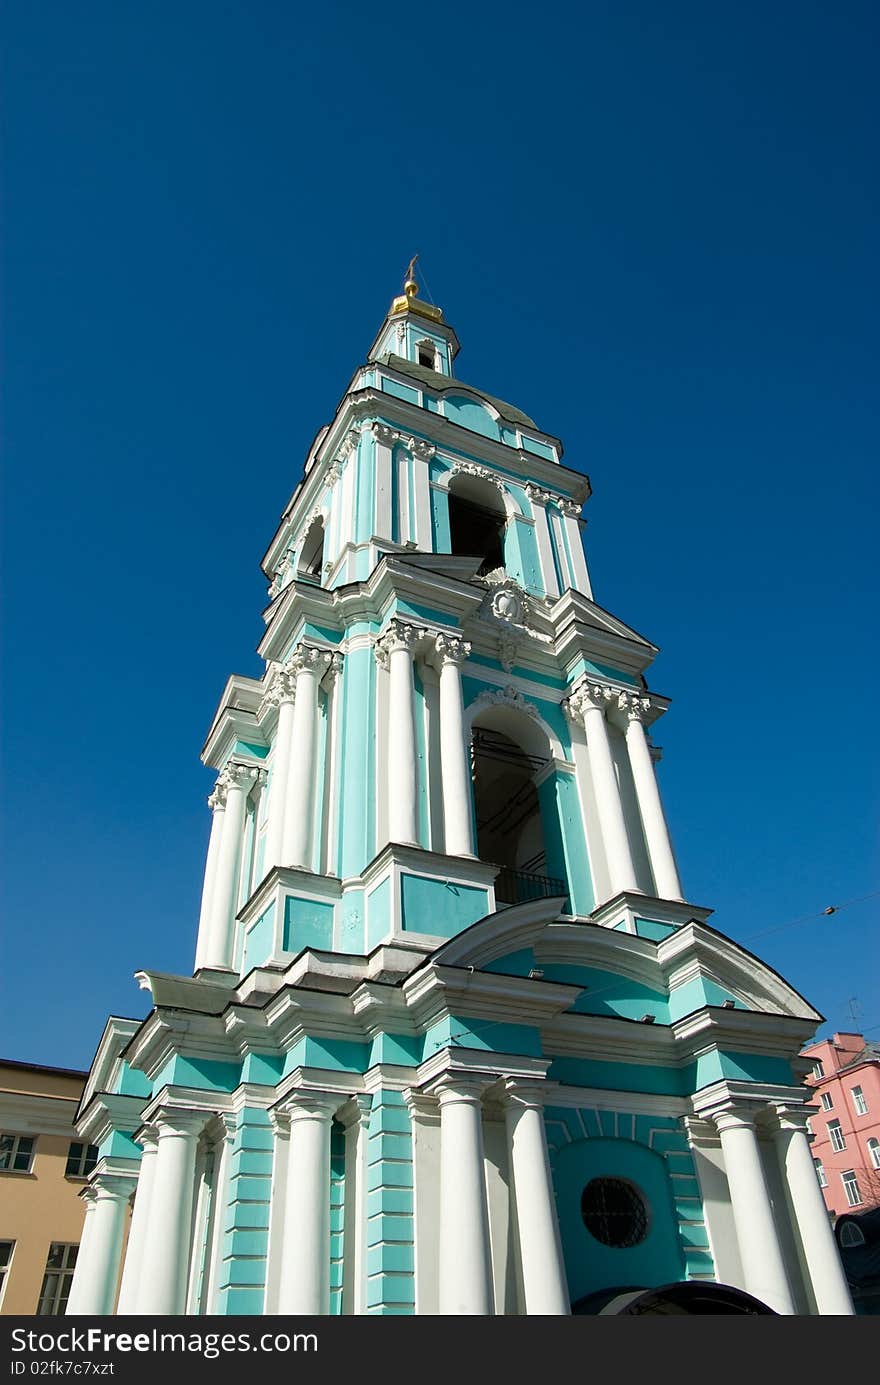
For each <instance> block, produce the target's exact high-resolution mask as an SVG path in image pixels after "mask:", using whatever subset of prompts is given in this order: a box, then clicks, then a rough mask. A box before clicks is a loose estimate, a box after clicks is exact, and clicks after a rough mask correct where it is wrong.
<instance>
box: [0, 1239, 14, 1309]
mask: <svg viewBox="0 0 880 1385" xmlns="http://www.w3.org/2000/svg"><path fill="white" fill-rule="evenodd" d="M14 1249H15V1242H14V1241H0V1304H2V1302H3V1285H4V1284H5V1283H6V1272H7V1270H8V1269H9V1266H10V1264H11V1262H12V1252H13V1250H14Z"/></svg>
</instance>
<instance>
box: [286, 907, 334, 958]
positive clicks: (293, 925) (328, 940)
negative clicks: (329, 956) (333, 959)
mask: <svg viewBox="0 0 880 1385" xmlns="http://www.w3.org/2000/svg"><path fill="white" fill-rule="evenodd" d="M283 939H284V940H283V947H284V951H285V952H302V950H303V948H304V947H313V948H315V949H316V950H317V951H319V952H330V951H332V949H333V905H332V904H325V903H323V902H321V901H319V900H317V899H299V898H295V897H288V898H287V899H285V901H284V935H283Z"/></svg>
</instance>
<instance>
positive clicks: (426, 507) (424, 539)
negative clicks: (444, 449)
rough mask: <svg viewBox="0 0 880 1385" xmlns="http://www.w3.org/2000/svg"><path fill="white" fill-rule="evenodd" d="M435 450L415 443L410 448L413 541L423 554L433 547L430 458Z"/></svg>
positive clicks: (428, 445)
mask: <svg viewBox="0 0 880 1385" xmlns="http://www.w3.org/2000/svg"><path fill="white" fill-rule="evenodd" d="M435 451H436V449H435V447H434V444H433V443H429V442H420V441H416V442H415V443H414V445H413V448H412V459H413V500H414V509H415V515H414V516H413V518H414V521H415V535H414V537H415V541H416V544H417V545H418V547H419V548H420V549H421V550H422V552H424V553H430V552H431V550H432V548H433V547H434V533H433V525H432V523H431V471H430V467H431V458H432V457H433V456H434V453H435Z"/></svg>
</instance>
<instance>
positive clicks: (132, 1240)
mask: <svg viewBox="0 0 880 1385" xmlns="http://www.w3.org/2000/svg"><path fill="white" fill-rule="evenodd" d="M158 1140H159V1135H158V1131H157V1130H156V1129H155V1127H154V1126H152V1125H148V1126H146V1127H145V1129H144V1130H143V1132H142V1133H141V1137H140V1139H139V1141H138V1143H139V1144H140V1145H141V1147H142V1149H143V1154H142V1156H141V1167H140V1173H139V1174H138V1180H137V1188H136V1189H135V1195H134V1210H133V1211H132V1214H131V1226H130V1227H129V1231H128V1245H127V1246H126V1248H125V1263H124V1265H123V1267H122V1283H121V1284H120V1286H119V1302H118V1304H117V1305H116V1313H117V1316H120V1317H124V1316H125V1315H126V1314H128V1313H133V1312H134V1311H135V1308H134V1305H135V1302H136V1300H137V1292H138V1285H139V1284H140V1282H141V1272H142V1265H143V1258H144V1246H145V1244H146V1240H147V1228H148V1227H149V1224H150V1199H151V1197H152V1192H153V1179H154V1177H155V1173H156V1151H157V1148H158Z"/></svg>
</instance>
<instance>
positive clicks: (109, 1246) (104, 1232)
mask: <svg viewBox="0 0 880 1385" xmlns="http://www.w3.org/2000/svg"><path fill="white" fill-rule="evenodd" d="M92 1186H93V1188H94V1190H95V1201H94V1208H93V1210H92V1211H91V1212H90V1213H89V1216H90V1217H91V1218H92V1224H91V1226H90V1228H89V1238H88V1244H87V1245H86V1247H85V1253H84V1254H83V1251H82V1249H81V1250H80V1255H82V1257H83V1258H82V1263H80V1256H79V1255H78V1256H77V1264H76V1271H75V1276H74V1277H75V1280H77V1281H78V1283H76V1284H75V1288H76V1297H75V1299H74V1300H73V1305H74V1306H73V1309H72V1310H71V1306H70V1302H69V1301H68V1305H67V1313H68V1316H73V1317H90V1316H91V1317H106V1316H107V1315H108V1314H109V1313H112V1312H113V1300H114V1298H115V1296H116V1284H117V1281H118V1278H119V1257H120V1255H121V1254H122V1238H123V1235H124V1234H125V1213H126V1210H127V1208H128V1199H129V1198H130V1197H131V1194H132V1192H133V1190H134V1186H135V1181H134V1179H133V1178H125V1177H119V1176H118V1175H116V1174H108V1173H102V1174H99V1175H98V1177H97V1178H96V1179H95V1180H94V1182H93V1184H92Z"/></svg>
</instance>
